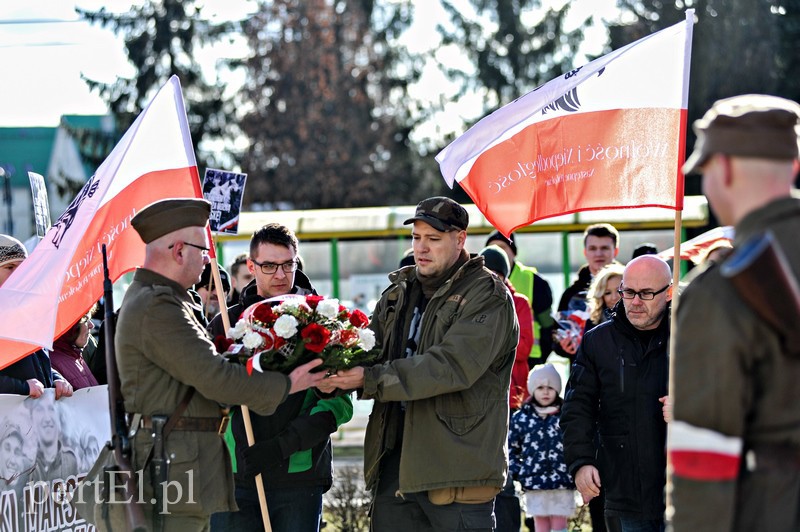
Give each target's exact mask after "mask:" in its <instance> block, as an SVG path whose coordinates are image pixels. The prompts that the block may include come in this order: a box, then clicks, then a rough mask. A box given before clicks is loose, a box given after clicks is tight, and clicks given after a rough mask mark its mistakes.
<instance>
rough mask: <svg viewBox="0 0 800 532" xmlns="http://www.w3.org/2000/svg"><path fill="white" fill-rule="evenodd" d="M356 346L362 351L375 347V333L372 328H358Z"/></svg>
mask: <svg viewBox="0 0 800 532" xmlns="http://www.w3.org/2000/svg"><path fill="white" fill-rule="evenodd" d="M358 346H359V347H360V348H361V349H363V350H364V351H371V350H372V348H373V347H375V333H374V332H372V329H359V330H358Z"/></svg>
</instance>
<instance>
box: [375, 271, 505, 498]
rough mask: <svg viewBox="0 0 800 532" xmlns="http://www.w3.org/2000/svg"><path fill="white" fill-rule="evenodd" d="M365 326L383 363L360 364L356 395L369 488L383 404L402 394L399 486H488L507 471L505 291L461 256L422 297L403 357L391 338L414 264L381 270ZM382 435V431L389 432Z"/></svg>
mask: <svg viewBox="0 0 800 532" xmlns="http://www.w3.org/2000/svg"><path fill="white" fill-rule="evenodd" d="M389 279H390V281H391V282H392V285H391V286H390V287H389V288H387V289H386V291H384V293H383V295H382V297H381V299H380V301H379V302H378V305H377V306H376V308H375V312H374V313H373V317H372V322H371V323H370V327H371V328H372V329H373V330H374V331H375V336H376V345H377V346H379V347H381V348H382V350H383V363H382V364H378V365H375V366H372V367H370V368H366V369H365V372H364V388H363V397H364V398H368V399H369V398H371V399H375V404H374V406H373V410H372V414H371V415H370V420H369V424H368V425H367V432H366V436H365V438H364V471H365V473H364V475H365V478H366V481H367V487H368V489H372V488H374V487H375V486H377V481H378V477H379V467H380V461H381V458H382V457H383V455H384V454H385V453H386V452H387V448H386V445H385V442H386V439H387V435H386V432H387V430H388V431H391V430H393V427H391V426H390V425H391V423H387V416H388V414H389V409H390V407H391V404H392V402H395V401H405V416H404V424H403V438H402V447H401V457H400V491H401V492H404V493H413V492H420V491H427V490H431V489H437V488H447V487H461V486H463V487H466V486H492V487H497V488H500V487H502V486H503V484H504V483H505V476H506V471H507V459H506V456H507V453H506V436H507V434H508V413H509V409H508V388H509V382H510V380H511V366H512V364H513V362H514V355H515V352H516V346H517V337H518V335H519V326H518V324H517V318H516V314H515V311H514V303H513V302H512V300H511V293H510V292H509V291H508V289H507V288H506V287H505V285H504V284H503V282H502V281H500V280H499V279H498V278H497V277H495V276H494V275H492V274H491V273H490V272H489V270H487V269H485V268H483V257H476V258H473V259H470V260H469V261H468V262H466V263H465V264H464V265H463V266H462V267H461V268H459V269H458V271H456V273H455V274H453V276H452V277H451V278H450V279H448V280H447V281H446V282H445V283H444V284H443V285H442V286H441V287H440V288H439V289H438V290H437V291H436V293H435V294H434V295H433V296H432V297H431V299H430V301H429V302H428V305H427V308H426V309H425V313H424V314H423V317H422V324H421V335H420V341H419V346H418V348H417V352H416V354H415V355H414V356H411V357H408V358H405V357H403V356H402V355H400V353H399V349H398V348H397V346H398V345H399V344H398V343H397V342H399V341H400V339H399V338H398V336H399V335H400V334H402V333H401V332H399V331H402V330H403V327H402V326H400V325H401V324H400V323H399V321H402V319H403V316H404V315H405V305H407V304H408V302H407V298H406V295H407V293H408V289H409V284H410V283H415V282H418V281H417V279H416V273H415V269H414V268H410V267H409V268H404V269H402V270H398V271H396V272H393V273H392V274H390V276H389ZM389 438H391V436H389Z"/></svg>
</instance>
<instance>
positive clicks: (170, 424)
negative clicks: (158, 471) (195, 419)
mask: <svg viewBox="0 0 800 532" xmlns="http://www.w3.org/2000/svg"><path fill="white" fill-rule="evenodd" d="M194 392H195V390H194V387H192V388H189V389H188V390H186V395H184V396H183V400H182V401H181V402H180V404H179V405H178V407H177V408H176V409H175V411H174V412H173V413H172V415H171V416H169V419H168V420H167V422H166V423H165V424H164V434H163V438H164V440H165V441H166V439H167V436H169V433H170V432H172V429H173V428H174V427H175V424H176V423H177V422H178V419H179V418H180V417H181V416H182V415H183V413H184V412H185V411H186V408H187V407H188V406H189V401H191V400H192V396H194ZM152 458H153V447H150V451H149V452H148V453H147V458H145V459H144V464H142V470H144V468H146V467H147V464H149V463H150V460H151V459H152Z"/></svg>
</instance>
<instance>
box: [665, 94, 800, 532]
mask: <svg viewBox="0 0 800 532" xmlns="http://www.w3.org/2000/svg"><path fill="white" fill-rule="evenodd" d="M694 130H695V132H696V133H697V142H696V143H695V146H694V152H693V153H692V155H691V156H690V157H689V159H688V160H687V161H686V165H685V166H684V168H683V170H684V173H686V174H690V173H702V174H703V192H704V194H705V195H706V196H707V197H708V203H709V205H710V206H711V209H712V210H713V211H714V214H715V215H716V217H717V219H718V220H719V223H720V224H721V225H732V226H734V228H735V231H736V236H735V238H734V242H733V245H734V249H739V250H743V249H747V248H748V247H749V246H748V245H747V244H746V243H747V242H748V241H749V240H751V239H758V238H760V237H761V236H762V235H763V234H764V233H765V232H767V231H769V232H770V233H771V235H772V238H773V241H774V242H776V243H778V244H779V245H780V248H781V249H782V250H783V252H784V255H785V262H786V265H787V266H788V268H787V269H788V270H789V271H790V272H791V273H790V274H789V276H792V275H793V276H794V278H795V279H796V280H798V279H800V245H798V242H799V241H798V235H799V234H800V197H798V194H797V189H796V188H795V186H794V184H796V179H797V174H798V169H800V159H799V157H798V156H799V155H800V151H799V150H798V140H799V139H798V136H799V135H798V133H800V105H798V103H797V102H794V101H791V100H787V99H785V98H778V97H776V96H767V95H761V94H747V95H742V96H734V97H732V98H726V99H724V100H720V101H718V102H716V103H714V105H713V106H712V107H711V109H709V110H708V111H707V112H706V114H705V115H704V116H703V118H702V119H700V120H698V121H696V122H695V123H694ZM734 253H736V252H734ZM737 258H738V257H736V256H732V257H730V258H728V259H726V260H725V261H724V262H722V263H721V264H718V265H711V266H708V267H706V268H703V269H698V271H699V273H698V274H697V275H696V277H694V279H692V280H691V282H690V283H689V285H688V286H687V287H686V290H685V291H684V292H683V293H682V294H681V300H680V304H679V305H678V308H677V323H676V328H675V339H674V342H675V349H674V354H673V356H674V357H675V360H674V365H675V367H674V391H675V393H674V399H675V409H674V414H675V421H674V422H673V424H672V426H671V430H670V441H669V448H670V458H671V464H672V466H673V467H672V471H673V472H672V482H671V486H672V498H671V500H672V504H673V507H674V514H673V517H672V526H673V528H674V530H675V531H676V532H682V531H692V532H696V531H698V532H705V531H709V530H715V531H716V530H727V531H744V530H748V531H750V530H769V531H790V530H791V531H797V530H800V511H798V507H799V505H800V408H799V407H798V404H799V403H800V384H799V383H800V359H798V357H797V356H796V355H793V354H792V348H796V347H797V346H796V345H789V344H788V342H787V337H786V336H787V335H786V334H785V332H784V331H782V330H781V328H782V327H775V326H773V325H771V324H770V323H769V320H766V319H764V318H763V317H762V314H761V313H760V312H759V311H758V310H757V309H756V308H755V307H752V306H751V305H750V304H748V302H747V301H748V298H747V297H745V295H746V294H743V293H741V292H739V290H737V288H736V286H734V283H733V280H732V279H730V278H728V277H726V276H725V275H724V274H725V268H726V266H727V267H732V266H734V265H737V263H739V262H738V261H737ZM742 262H744V261H742ZM739 264H741V263H739ZM692 271H693V272H694V271H695V270H692ZM778 285H779V283H776V282H775V280H774V279H771V278H769V277H768V276H767V275H758V278H756V279H754V280H753V281H750V282H748V283H747V288H748V290H749V291H750V293H752V294H756V293H759V294H766V295H764V296H762V298H763V299H762V301H763V304H764V305H765V306H768V307H769V308H781V307H782V306H783V307H784V308H785V307H788V301H789V298H791V297H792V294H791V293H789V291H788V290H781V289H779V288H777V286H778ZM781 318H782V321H783V327H785V328H795V329H796V328H797V327H798V326H800V323H798V322H797V320H796V318H792V317H789V316H787V315H786V314H784V315H782V316H781ZM795 352H796V350H795Z"/></svg>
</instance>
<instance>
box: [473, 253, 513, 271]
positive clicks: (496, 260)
mask: <svg viewBox="0 0 800 532" xmlns="http://www.w3.org/2000/svg"><path fill="white" fill-rule="evenodd" d="M478 255H480V256H482V257H483V265H484V266H486V267H487V268H488V269H490V270H492V271H493V272H495V273H497V274H499V275H502V276H503V277H508V272H509V271H510V270H511V267H510V266H509V264H508V255H506V252H505V251H503V248H501V247H500V246H486V247H485V248H483V249H482V250H481V252H480V253H478Z"/></svg>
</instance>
